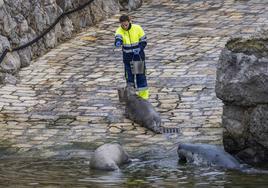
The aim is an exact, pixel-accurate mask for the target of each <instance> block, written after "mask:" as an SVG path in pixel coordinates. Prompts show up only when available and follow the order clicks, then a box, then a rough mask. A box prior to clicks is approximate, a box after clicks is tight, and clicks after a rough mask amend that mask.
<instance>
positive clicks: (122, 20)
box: [119, 14, 130, 30]
mask: <svg viewBox="0 0 268 188" xmlns="http://www.w3.org/2000/svg"><path fill="white" fill-rule="evenodd" d="M119 22H120V24H121V27H122V28H123V29H124V30H128V29H129V24H130V19H129V16H128V15H125V14H123V15H122V16H120V18H119Z"/></svg>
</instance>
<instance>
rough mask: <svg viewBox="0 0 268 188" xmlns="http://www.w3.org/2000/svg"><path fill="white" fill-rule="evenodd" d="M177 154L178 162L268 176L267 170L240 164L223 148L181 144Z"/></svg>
mask: <svg viewBox="0 0 268 188" xmlns="http://www.w3.org/2000/svg"><path fill="white" fill-rule="evenodd" d="M177 152H178V156H179V161H183V162H189V163H193V164H196V165H208V166H214V167H221V168H225V169H232V170H239V171H241V172H244V173H248V174H268V171H267V170H261V169H255V168H252V167H250V166H249V165H247V164H241V163H240V162H239V161H238V160H237V159H236V158H234V157H233V156H232V155H230V154H229V153H227V152H226V151H224V149H223V148H220V147H218V146H215V145H210V144H188V143H182V144H179V146H178V150H177Z"/></svg>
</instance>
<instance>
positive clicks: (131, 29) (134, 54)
mask: <svg viewBox="0 0 268 188" xmlns="http://www.w3.org/2000/svg"><path fill="white" fill-rule="evenodd" d="M119 21H120V26H119V27H118V28H117V30H116V32H115V43H114V44H115V46H116V47H117V48H120V47H121V46H122V51H123V62H124V68H125V78H126V82H127V86H129V87H134V88H136V89H137V91H138V93H137V94H138V95H139V96H140V97H141V98H143V99H145V100H147V99H148V98H149V90H148V86H147V80H146V75H145V74H146V66H145V54H144V48H145V47H146V45H147V42H146V36H145V33H144V31H143V29H142V27H141V26H140V25H137V24H133V23H131V21H130V18H129V16H127V15H122V16H120V18H119ZM133 61H134V62H133ZM135 61H143V63H144V68H143V72H141V73H139V74H136V75H134V74H133V73H132V71H131V66H132V64H131V63H135ZM135 77H136V85H135V80H134V79H135Z"/></svg>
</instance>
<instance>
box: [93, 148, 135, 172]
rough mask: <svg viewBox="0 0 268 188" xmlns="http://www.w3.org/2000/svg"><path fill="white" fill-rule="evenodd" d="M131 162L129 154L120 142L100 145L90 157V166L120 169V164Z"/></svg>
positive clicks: (103, 168) (102, 168) (100, 168)
mask: <svg viewBox="0 0 268 188" xmlns="http://www.w3.org/2000/svg"><path fill="white" fill-rule="evenodd" d="M129 162H131V160H130V158H129V155H128V154H127V152H126V151H125V150H124V149H123V147H122V146H121V145H120V144H117V143H113V144H110V143H109V144H104V145H102V146H100V147H98V148H97V149H96V150H95V151H94V153H93V155H92V157H91V158H90V168H92V169H98V170H107V171H112V170H118V169H119V166H120V165H123V164H127V163H129Z"/></svg>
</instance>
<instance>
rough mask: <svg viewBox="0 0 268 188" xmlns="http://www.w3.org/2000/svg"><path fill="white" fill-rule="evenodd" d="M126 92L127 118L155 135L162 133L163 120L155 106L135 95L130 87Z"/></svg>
mask: <svg viewBox="0 0 268 188" xmlns="http://www.w3.org/2000/svg"><path fill="white" fill-rule="evenodd" d="M125 90H126V95H125V96H126V115H127V117H128V118H129V119H131V120H132V121H134V122H135V123H137V124H139V125H141V126H144V127H145V128H147V129H149V130H151V131H153V132H155V133H161V130H162V129H161V127H160V126H161V118H160V116H159V114H158V113H157V112H156V111H155V109H154V107H153V105H152V104H151V103H150V102H149V101H147V100H145V99H142V98H141V97H139V96H138V95H136V94H135V93H133V91H131V90H130V89H129V88H128V87H126V89H125Z"/></svg>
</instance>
